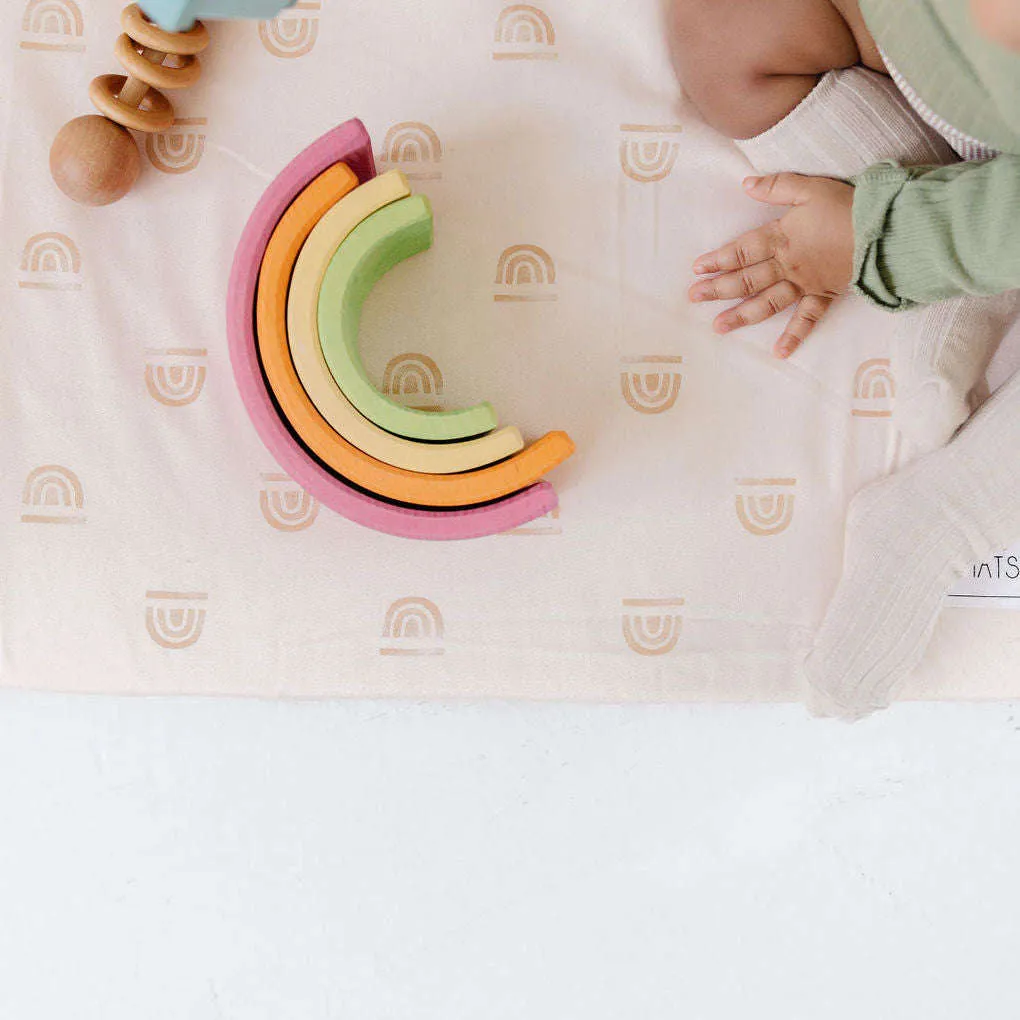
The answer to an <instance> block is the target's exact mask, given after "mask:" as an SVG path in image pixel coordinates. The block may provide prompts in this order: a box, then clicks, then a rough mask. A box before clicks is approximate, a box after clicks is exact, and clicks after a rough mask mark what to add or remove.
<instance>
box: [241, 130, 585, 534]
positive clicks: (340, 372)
mask: <svg viewBox="0 0 1020 1020" xmlns="http://www.w3.org/2000/svg"><path fill="white" fill-rule="evenodd" d="M431 243H432V211H431V209H430V207H429V204H428V201H427V200H426V199H425V198H423V197H420V196H415V195H412V194H411V192H410V188H409V187H408V184H407V179H406V178H405V177H404V175H403V174H401V173H399V172H396V171H393V172H391V173H388V174H384V175H382V176H379V177H377V176H376V171H375V162H374V159H373V156H372V147H371V142H370V140H369V137H368V132H367V131H366V130H365V127H364V125H363V124H362V123H361V122H360V121H357V120H353V121H348V122H347V123H346V124H342V125H340V127H338V128H335V129H334V130H332V131H330V132H328V133H327V134H325V135H323V136H322V138H320V139H319V140H318V141H316V142H314V143H313V144H312V145H310V146H309V147H308V148H307V149H305V150H304V152H302V153H301V154H300V155H299V156H297V157H296V158H295V159H294V160H293V161H292V162H291V163H290V164H289V165H288V166H287V167H286V168H285V169H284V170H283V172H282V173H281V174H280V175H279V176H278V177H277V178H276V180H275V181H274V182H273V183H272V184H271V185H270V186H269V188H268V189H267V191H266V192H265V194H264V195H263V196H262V198H261V200H260V201H259V203H258V205H257V206H256V207H255V210H254V212H253V213H252V215H251V218H250V219H249V221H248V224H247V226H246V227H245V229H244V233H243V234H242V236H241V240H240V243H239V244H238V248H237V254H236V255H235V258H234V265H233V268H232V270H231V275H230V284H229V288H228V295H227V329H228V335H229V341H230V357H231V363H232V365H233V369H234V376H235V378H236V380H237V384H238V387H239V389H240V392H241V397H242V399H243V400H244V403H245V406H246V407H247V409H248V413H249V415H250V417H251V419H252V422H253V423H254V425H255V428H256V430H257V431H258V433H259V436H260V437H261V438H262V441H263V442H264V443H265V445H266V446H267V448H268V449H269V451H270V452H271V453H272V454H273V456H274V457H275V458H276V460H277V461H278V463H279V464H280V466H281V467H282V468H283V469H284V470H285V471H286V472H287V473H288V474H289V475H290V477H291V478H293V479H294V481H295V482H297V483H298V484H299V485H301V486H303V487H304V488H305V489H306V490H307V491H308V492H309V493H310V494H311V495H312V496H314V497H315V498H316V499H318V500H319V501H320V502H321V503H322V504H323V505H325V506H328V507H330V508H331V509H333V510H335V511H336V512H337V513H339V514H342V515H343V516H344V517H347V518H349V519H350V520H353V521H356V522H358V523H360V524H363V525H366V526H367V527H370V528H374V529H376V530H378V531H383V532H387V533H389V534H392V535H399V536H403V537H407V538H426V539H460V538H476V537H480V536H483V535H492V534H497V533H499V532H502V531H507V530H509V529H512V528H515V527H518V526H520V525H522V524H524V523H526V522H528V521H530V520H534V519H535V518H537V517H541V516H542V515H544V514H546V513H549V512H550V511H551V510H553V509H554V508H555V507H556V504H557V499H556V494H555V492H554V491H553V489H552V487H551V486H550V485H549V483H548V482H545V481H542V477H543V475H545V474H546V472H548V471H550V470H551V469H552V468H554V467H556V466H557V465H558V464H560V463H562V462H563V461H564V460H566V459H567V457H569V456H570V455H571V453H572V452H573V450H574V446H573V443H572V442H571V440H570V438H569V436H567V435H566V434H565V433H563V432H550V433H549V434H548V435H546V436H544V437H542V438H541V439H539V440H538V441H537V442H535V443H533V444H532V445H531V446H527V447H525V445H524V442H523V440H522V438H521V435H520V432H519V431H518V430H517V429H515V428H503V429H498V428H497V427H496V426H497V420H496V415H495V412H494V411H493V409H492V408H491V407H490V406H489V405H488V404H479V405H477V406H475V407H470V408H465V409H463V410H456V411H420V410H415V409H411V408H407V407H404V406H403V405H401V404H398V403H396V402H395V401H393V400H390V399H389V398H388V397H387V396H385V395H384V394H383V393H380V392H379V391H378V390H377V389H376V388H375V386H374V385H373V384H372V382H371V381H370V379H369V378H368V375H367V374H366V372H365V369H364V367H363V365H362V362H361V357H360V355H359V352H358V328H359V324H360V319H361V308H362V305H363V303H364V300H365V298H366V297H367V296H368V294H369V292H370V291H371V289H372V287H373V286H374V285H375V284H376V283H377V282H378V280H379V279H380V278H381V277H382V276H383V275H384V274H385V273H386V272H388V271H389V270H390V269H391V268H392V267H393V266H395V265H396V264H397V263H398V262H401V261H403V260H404V259H407V258H410V257H411V256H412V255H415V254H417V253H418V252H421V251H424V250H425V249H427V248H428V247H429V246H430V244H431Z"/></svg>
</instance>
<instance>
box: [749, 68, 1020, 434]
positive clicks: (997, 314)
mask: <svg viewBox="0 0 1020 1020" xmlns="http://www.w3.org/2000/svg"><path fill="white" fill-rule="evenodd" d="M736 144H737V146H738V147H739V148H740V149H741V151H742V152H743V153H744V155H745V156H746V157H747V158H748V160H749V161H750V162H751V164H752V165H753V166H754V168H755V170H756V171H757V172H758V173H777V172H781V171H784V170H790V171H795V172H797V173H804V174H812V175H818V176H826V177H839V178H847V177H852V176H854V175H855V174H857V173H860V172H861V171H862V170H864V169H866V168H867V167H869V166H872V165H874V164H875V163H878V162H880V161H881V160H884V159H894V160H897V161H898V162H900V163H902V164H905V165H908V164H909V165H919V164H932V163H938V164H943V163H953V162H955V161H956V158H957V157H956V155H955V153H954V152H953V150H952V149H951V148H950V147H949V144H948V143H947V142H946V141H945V140H944V139H943V138H942V137H941V136H940V135H939V134H937V133H936V132H935V131H933V130H932V129H931V128H929V127H928V126H927V125H926V124H924V123H923V122H922V121H921V120H920V119H919V118H918V117H917V115H916V114H915V113H914V111H913V110H912V109H911V107H910V104H909V103H908V102H907V101H906V100H905V99H904V98H903V96H902V94H901V93H900V91H899V89H898V88H897V87H896V85H895V83H894V82H893V81H892V80H891V79H889V78H887V77H885V75H881V74H877V73H876V72H874V71H869V70H868V69H866V68H863V67H851V68H847V69H846V70H841V71H830V72H829V73H828V74H826V75H825V76H824V77H823V78H822V79H821V81H820V82H819V83H818V85H817V86H816V87H815V88H814V90H812V92H811V93H810V94H809V95H808V96H807V97H806V98H805V99H804V101H803V102H802V103H800V105H799V106H797V107H796V108H795V109H794V110H793V111H792V112H791V113H790V114H789V115H788V116H786V117H785V118H784V119H783V120H781V121H780V122H779V123H778V124H777V125H776V126H775V127H773V128H771V129H770V130H769V131H766V132H764V133H763V134H761V135H758V136H756V137H754V138H750V139H748V140H746V141H740V142H737V143H736ZM1014 317H1015V302H1014V300H1013V298H1012V297H1009V296H1006V297H1002V298H970V297H967V298H958V299H956V300H953V301H943V302H940V303H939V304H937V305H932V306H930V307H929V308H924V309H920V310H917V311H911V312H904V313H901V314H900V315H899V316H898V320H899V321H898V327H897V331H896V338H895V343H894V355H893V359H892V360H893V364H892V369H893V376H894V378H895V380H896V387H897V399H896V404H895V408H896V410H895V424H896V426H897V427H898V428H899V430H900V431H901V432H902V433H903V435H904V436H905V437H906V438H907V439H908V440H910V444H911V448H912V449H913V450H915V451H917V452H918V453H926V452H928V451H930V450H935V449H938V448H939V447H940V446H944V445H945V444H946V443H947V442H948V441H949V438H950V437H951V436H952V435H953V433H954V432H955V431H956V430H957V429H958V428H959V427H960V426H961V425H962V424H963V423H964V422H965V421H966V420H967V417H968V416H969V415H970V413H971V411H972V410H973V406H974V403H975V390H977V389H978V388H979V387H980V385H981V383H982V381H983V379H984V374H985V371H986V369H987V367H988V363H989V361H990V360H991V358H992V356H993V355H994V353H995V351H996V349H997V348H998V346H999V344H1000V343H1001V342H1002V339H1003V337H1004V336H1005V335H1006V333H1007V332H1008V331H1009V327H1010V324H1011V323H1012V321H1013V319H1014Z"/></svg>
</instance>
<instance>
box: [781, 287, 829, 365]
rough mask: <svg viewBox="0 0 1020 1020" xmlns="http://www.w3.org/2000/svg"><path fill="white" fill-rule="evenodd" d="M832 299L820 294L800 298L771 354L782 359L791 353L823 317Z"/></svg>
mask: <svg viewBox="0 0 1020 1020" xmlns="http://www.w3.org/2000/svg"><path fill="white" fill-rule="evenodd" d="M832 300H833V299H832V298H828V297H822V296H821V295H820V294H807V295H805V296H804V297H803V298H801V300H800V304H798V305H797V308H796V311H794V313H793V316H792V317H791V319H790V321H789V323H788V324H787V326H786V329H785V331H784V332H783V335H782V336H781V337H780V338H779V339H778V340H777V341H776V346H775V348H774V349H773V354H775V356H776V357H777V358H784V359H785V358H788V357H789V356H790V355H791V354H793V352H794V351H795V350H797V348H798V347H800V345H801V344H802V343H804V341H805V340H806V339H807V338H808V336H810V334H811V331H812V330H813V329H814V328H815V326H817V325H818V323H819V322H821V320H822V319H823V318H824V317H825V313H826V312H827V311H828V310H829V308H830V307H831V306H832Z"/></svg>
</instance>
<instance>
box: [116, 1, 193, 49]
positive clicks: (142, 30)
mask: <svg viewBox="0 0 1020 1020" xmlns="http://www.w3.org/2000/svg"><path fill="white" fill-rule="evenodd" d="M120 27H121V28H122V29H123V30H124V32H125V34H127V35H128V36H130V38H132V39H134V41H135V42H136V43H138V44H139V45H140V46H144V47H145V48H146V49H149V50H159V51H160V52H161V53H177V54H179V55H180V56H182V57H184V56H189V57H193V56H195V55H196V54H198V53H201V52H202V50H204V49H205V48H206V47H207V46H208V45H209V30H208V29H207V28H206V27H205V25H203V24H202V22H201V21H196V22H195V24H194V26H193V27H192V28H190V29H189V30H188V31H187V32H164V31H163V29H161V28H160V27H159V25H154V24H153V23H152V22H151V21H149V19H148V18H146V16H145V15H144V14H142V10H141V8H140V7H139V6H138V4H132V5H131V6H130V7H125V8H124V10H123V11H122V12H121V15H120Z"/></svg>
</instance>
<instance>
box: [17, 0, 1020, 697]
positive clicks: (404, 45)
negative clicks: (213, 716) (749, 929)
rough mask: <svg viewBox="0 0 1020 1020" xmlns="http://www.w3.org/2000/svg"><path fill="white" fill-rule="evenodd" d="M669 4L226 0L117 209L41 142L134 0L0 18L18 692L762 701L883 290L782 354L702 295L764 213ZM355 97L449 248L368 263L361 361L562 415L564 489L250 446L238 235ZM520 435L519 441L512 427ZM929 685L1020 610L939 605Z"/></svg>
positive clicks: (868, 473) (786, 663) (818, 524)
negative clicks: (794, 354)
mask: <svg viewBox="0 0 1020 1020" xmlns="http://www.w3.org/2000/svg"><path fill="white" fill-rule="evenodd" d="M660 7H661V5H660V4H659V3H658V2H657V0H640V2H637V3H634V2H632V0H626V2H625V0H605V2H602V3H600V4H599V5H598V12H597V16H595V15H594V14H593V13H592V10H591V9H590V5H588V6H586V5H579V4H576V3H569V2H567V0H538V2H536V3H535V4H518V3H513V2H510V0H437V2H435V3H432V4H427V5H425V4H410V3H396V4H384V5H379V4H374V3H368V2H367V0H348V2H345V3H343V4H334V3H330V2H324V3H322V4H320V3H318V2H314V0H313V2H307V3H306V2H302V3H301V4H299V5H297V6H296V7H295V8H293V9H291V10H289V11H287V12H285V13H284V14H282V15H281V16H280V18H278V19H276V20H274V21H272V22H268V23H264V24H229V25H214V26H212V43H211V46H210V48H209V51H208V54H209V57H208V60H207V61H206V65H205V66H206V74H205V77H204V79H203V81H202V82H200V83H199V84H198V85H197V86H196V87H195V88H193V89H189V90H187V92H184V93H181V95H180V97H179V110H178V121H177V122H176V123H175V125H174V126H173V128H172V129H171V130H169V131H168V132H166V133H165V134H163V135H159V136H156V137H154V138H152V139H151V140H150V141H149V142H148V144H147V145H146V146H145V150H144V153H143V163H144V174H143V179H142V180H141V181H140V183H139V185H138V187H137V189H136V190H135V191H134V192H133V193H132V194H131V195H130V196H129V197H128V198H126V199H125V200H124V201H123V202H121V203H118V204H117V205H114V206H111V207H108V208H105V209H91V210H90V209H82V208H78V207H76V206H73V205H71V204H70V203H69V202H67V201H66V200H65V199H64V198H63V197H62V196H61V195H60V193H59V192H57V191H56V189H55V188H54V187H52V185H51V183H50V181H49V178H48V175H47V172H46V158H47V152H48V148H49V144H50V140H51V139H52V137H53V135H54V134H55V133H56V131H57V130H58V129H59V127H60V126H61V124H63V123H64V122H65V121H66V120H67V119H68V118H69V117H71V116H73V115H77V114H80V113H84V112H87V98H86V90H87V85H88V81H89V80H90V78H91V77H92V76H93V75H94V74H97V73H100V72H102V71H104V70H109V69H110V60H111V47H112V44H113V41H114V40H115V39H116V36H117V34H118V31H119V30H118V27H117V16H118V11H117V5H116V4H114V5H110V4H107V3H98V2H91V0H47V3H46V4H40V3H39V0H8V3H7V4H6V6H5V8H4V16H3V18H2V20H0V54H2V56H0V75H2V76H3V77H2V80H0V130H2V136H0V137H2V141H0V145H2V157H0V158H2V163H0V166H2V170H0V252H2V261H0V287H3V289H4V304H3V308H4V312H3V315H2V316H0V335H2V340H3V343H2V346H0V351H2V357H3V366H2V367H3V371H2V372H0V405H2V407H3V409H4V436H3V444H2V447H0V528H2V531H0V557H2V561H0V577H2V586H3V587H2V591H3V600H2V618H0V625H2V660H0V685H4V686H8V687H22V688H37V689H53V690H62V691H92V692H120V693H131V694H167V693H189V694H208V695H231V694H234V695H249V696H263V697H303V698H307V697H353V696H371V697H405V698H416V699H419V698H485V697H498V698H556V699H573V700H602V701H608V700H613V701H627V700H634V701H654V700H689V701H706V700H707V701H712V700H749V701H777V700H784V699H788V698H791V697H793V696H795V691H794V690H793V687H792V683H791V664H792V662H793V660H794V658H795V656H796V655H798V654H799V651H800V650H801V649H802V648H803V647H804V646H805V645H806V643H807V642H808V641H809V640H810V638H811V634H812V632H813V629H814V628H815V627H816V626H817V624H818V622H819V620H820V617H821V614H822V611H823V609H824V605H825V602H826V600H827V598H828V596H829V594H830V592H831V591H832V588H833V586H834V584H835V582H836V578H837V576H838V571H839V569H840V561H841V556H842V526H843V515H844V513H845V509H846V505H847V503H848V501H849V499H850V498H851V496H852V495H853V493H854V492H855V491H856V490H857V489H858V488H860V487H861V486H862V485H864V484H866V483H867V482H868V481H870V480H872V479H874V478H876V477H879V476H880V475H881V474H883V473H885V472H887V471H889V470H890V469H891V468H892V467H893V466H894V464H895V463H896V458H897V456H898V450H899V444H898V438H897V436H896V434H895V431H894V429H893V426H892V420H891V410H892V406H893V401H894V400H895V371H894V358H893V350H892V340H893V328H894V322H893V321H892V320H891V319H890V318H888V317H886V316H883V315H882V314H880V313H878V312H873V311H871V310H869V309H868V308H865V307H863V306H861V305H859V304H856V303H852V302H847V303H845V304H844V305H843V307H841V308H840V309H839V310H838V312H837V313H836V314H835V315H834V316H833V318H832V320H831V322H829V323H827V324H826V326H825V329H824V332H822V333H820V334H819V336H818V337H817V339H816V340H814V341H813V342H812V343H811V344H810V345H809V346H808V347H807V348H806V349H805V350H804V352H803V354H802V355H801V356H799V357H798V358H796V359H794V361H793V362H792V363H789V364H780V363H778V362H775V361H774V360H772V359H771V358H770V357H768V353H767V352H768V348H769V345H770V342H771V340H772V332H771V330H770V328H769V327H767V326H766V327H760V328H757V329H756V330H754V331H750V332H748V333H747V334H746V335H744V336H738V337H735V338H730V339H727V340H725V341H723V340H720V339H719V338H717V337H715V336H713V335H712V333H711V330H710V328H709V316H710V314H711V312H710V310H705V309H695V308H692V307H691V306H689V305H688V304H687V303H686V300H685V291H686V285H687V282H688V279H689V266H690V263H691V260H692V259H693V257H694V256H695V255H696V254H698V253H699V252H701V251H703V250H707V249H708V248H709V247H712V246H714V245H715V244H717V243H718V242H720V241H721V240H722V239H724V238H726V237H728V236H731V235H735V234H736V233H738V232H740V231H742V230H744V229H747V228H748V227H749V226H750V225H752V224H753V223H754V222H757V218H758V217H760V216H761V215H762V213H761V211H760V210H758V209H756V208H753V207H752V204H751V203H750V202H749V201H747V200H746V199H745V198H744V197H743V196H742V195H741V193H740V188H739V181H740V178H741V177H742V176H743V174H744V172H745V170H746V166H745V164H744V163H743V161H742V159H741V158H740V156H739V155H738V154H737V153H736V152H735V151H734V150H733V148H732V147H731V146H729V145H728V144H726V143H725V142H724V141H722V140H720V139H719V138H717V137H715V136H714V135H713V134H711V133H710V132H708V131H707V130H705V129H704V128H703V127H702V126H701V125H700V124H699V123H698V121H697V119H696V118H695V117H694V116H693V115H692V114H691V112H690V111H689V110H688V109H687V108H686V107H685V105H684V104H683V102H682V100H681V98H680V96H679V94H678V90H677V88H676V85H675V83H674V81H673V76H672V71H671V69H670V66H669V61H668V55H667V52H666V47H665V37H664V33H663V29H662V25H661V23H660V15H661V10H660ZM355 115H357V116H360V117H361V118H362V120H363V121H364V124H365V126H366V128H367V130H368V134H369V135H370V137H371V139H372V141H373V145H372V156H373V159H374V162H375V164H376V167H377V170H378V175H379V178H382V177H385V176H386V175H388V174H393V173H396V174H398V175H403V178H405V179H406V181H407V182H408V186H409V188H410V190H411V191H412V192H413V193H414V194H415V195H417V196H421V198H422V199H423V200H427V202H428V203H429V205H430V206H431V209H432V215H433V224H434V240H433V244H432V247H431V248H430V249H429V250H428V251H425V252H422V253H421V254H419V255H416V256H415V257H414V258H412V259H408V260H406V261H404V262H401V263H400V264H398V265H395V266H394V267H393V268H392V270H391V271H390V272H388V273H387V274H386V275H385V277H384V278H382V279H381V280H380V281H379V283H378V285H377V286H376V287H375V288H374V290H373V291H372V293H371V294H370V295H369V296H368V298H367V301H366V302H365V305H364V309H363V314H362V319H361V323H360V351H361V358H362V360H363V362H364V369H365V371H366V373H367V378H368V380H369V382H370V383H371V385H372V387H373V388H374V389H376V390H378V391H379V392H380V393H381V394H382V395H383V396H384V397H385V398H386V399H387V400H388V401H389V402H391V403H393V404H395V405H398V406H400V407H403V408H406V409H408V410H411V411H420V410H421V409H427V410H428V412H429V413H432V412H433V411H434V410H435V409H439V410H442V411H452V410H456V409H468V408H475V407H478V406H481V405H483V404H484V403H485V402H486V401H489V402H491V405H492V407H494V408H497V409H499V411H500V412H501V413H502V414H503V415H504V416H505V419H506V421H507V422H508V423H510V425H511V426H512V427H515V428H516V429H518V430H519V433H520V439H521V442H522V443H534V442H535V441H536V440H538V439H540V438H541V437H542V436H543V435H544V434H545V433H546V432H548V431H550V430H559V429H562V430H563V431H565V432H567V433H569V435H570V436H571V437H572V438H573V440H574V441H575V443H576V448H577V452H576V453H575V454H574V456H573V457H571V458H570V459H569V460H567V461H566V462H564V463H562V464H560V465H559V466H558V467H556V468H555V469H554V470H552V471H550V472H549V480H550V481H551V482H552V484H553V485H554V486H555V489H556V492H557V494H558V497H559V503H558V506H557V507H555V508H553V507H552V506H551V505H550V507H549V508H548V509H547V510H544V511H543V512H542V513H541V514H538V515H536V516H533V517H531V518H530V519H527V520H524V519H520V520H507V521H506V522H504V523H505V527H500V528H498V529H497V532H498V533H496V534H491V535H488V536H486V537H477V538H474V539H472V540H471V541H469V542H453V543H446V542H439V543H437V542H421V541H415V540H410V539H408V538H406V537H401V536H399V535H394V534H382V533H379V532H377V531H373V530H370V529H367V528H365V527H364V526H363V525H362V524H360V523H356V522H354V521H352V520H349V519H347V518H345V517H344V516H341V515H340V514H337V513H336V512H334V510H332V509H331V508H330V507H329V506H328V505H327V504H326V503H325V502H324V501H323V500H322V499H320V498H319V496H317V495H316V494H315V492H314V491H312V490H311V489H310V488H309V487H308V485H307V484H302V483H307V479H305V478H295V477H294V474H293V473H292V471H291V468H290V466H289V465H284V464H281V463H280V462H279V461H278V459H277V458H276V457H275V455H274V454H273V453H271V452H270V450H269V449H267V447H266V446H265V445H264V444H263V442H262V440H261V439H260V436H259V433H258V432H257V430H256V428H255V427H254V426H253V424H252V420H251V418H250V416H249V413H248V411H247V410H246V407H245V403H244V401H243V400H242V397H241V393H240V391H239V389H238V386H237V384H236V381H235V377H234V372H233V370H232V366H231V351H230V339H229V336H228V329H227V325H226V322H225V309H226V307H227V298H228V284H229V279H230V273H231V266H232V264H233V261H234V256H235V252H236V250H237V247H238V244H239V242H240V240H241V238H242V235H243V233H244V229H245V225H246V223H247V222H248V220H249V218H250V217H251V215H252V212H253V210H255V209H256V207H257V204H258V203H259V200H260V197H261V196H263V195H264V194H265V193H266V191H267V189H268V188H270V187H271V185H272V182H273V180H274V179H275V178H276V177H277V175H278V174H280V172H281V171H282V170H283V169H284V168H285V167H286V166H287V164H288V163H289V162H290V161H291V160H292V159H293V158H294V156H295V155H296V154H297V153H300V152H301V151H302V150H304V149H305V148H306V147H307V146H309V145H310V144H312V143H313V142H315V140H316V139H319V138H321V137H322V136H323V135H325V134H327V133H328V132H329V131H331V130H332V129H333V128H335V127H336V125H338V124H340V123H341V122H344V121H346V120H347V119H348V118H350V117H353V116H355ZM503 441H506V442H512V441H514V437H513V436H506V437H504V440H503ZM908 694H909V696H911V697H939V698H949V697H952V698H976V697H1006V696H1018V695H1020V614H1015V613H1009V612H1000V611H997V610H988V611H983V610H982V611H975V610H962V609H951V610H947V612H946V613H945V614H944V618H943V620H942V622H941V624H940V627H939V631H938V633H937V636H936V640H935V643H934V645H933V646H932V649H931V652H930V653H929V655H928V657H927V659H926V660H925V662H924V663H923V665H922V667H921V669H920V671H919V673H918V675H917V677H916V679H915V681H914V682H913V684H912V687H911V689H910V691H909V692H908Z"/></svg>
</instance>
